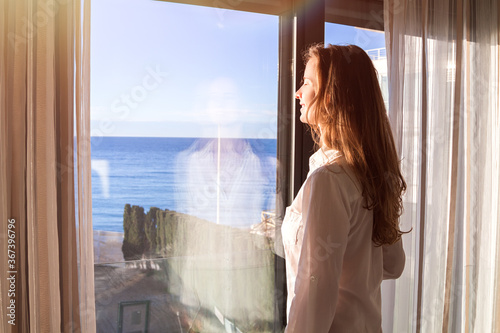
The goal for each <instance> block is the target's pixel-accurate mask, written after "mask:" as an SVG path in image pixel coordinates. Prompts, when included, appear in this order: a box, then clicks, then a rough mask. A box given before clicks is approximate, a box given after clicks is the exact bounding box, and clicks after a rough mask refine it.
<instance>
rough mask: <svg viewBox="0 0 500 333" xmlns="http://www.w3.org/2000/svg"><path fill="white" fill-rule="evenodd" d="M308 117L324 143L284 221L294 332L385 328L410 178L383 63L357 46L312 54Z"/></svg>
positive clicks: (304, 89)
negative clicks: (387, 285) (387, 98)
mask: <svg viewBox="0 0 500 333" xmlns="http://www.w3.org/2000/svg"><path fill="white" fill-rule="evenodd" d="M305 61H306V69H305V72H304V81H303V85H302V86H301V87H300V89H299V90H298V91H297V93H296V96H295V97H296V98H297V99H299V100H300V105H301V109H300V113H301V115H300V120H301V121H302V122H304V123H307V124H308V125H309V126H310V127H311V130H312V133H313V135H314V137H315V141H316V143H317V144H318V146H319V147H321V148H320V149H319V150H318V151H317V152H316V153H314V154H313V155H312V156H311V158H310V170H309V174H308V176H307V180H306V181H305V182H304V184H303V185H302V188H301V189H300V191H299V193H298V194H297V197H296V198H295V199H294V201H293V203H292V205H291V206H290V207H288V208H287V210H286V214H285V219H284V221H283V225H282V235H283V243H284V247H285V258H286V268H287V284H288V302H287V314H288V325H287V328H286V332H295V333H321V332H341V333H346V332H363V333H364V332H381V331H382V328H381V296H380V284H381V282H382V279H395V278H398V277H399V276H400V275H401V273H402V271H403V268H404V262H405V254H404V251H403V248H402V243H401V234H402V232H401V231H400V229H399V216H400V215H401V213H402V209H403V207H402V198H401V197H402V194H403V193H404V191H405V190H406V183H405V181H404V179H403V177H402V175H401V172H400V168H399V160H398V156H397V153H396V149H395V146H394V140H393V138H392V134H391V128H390V125H389V120H388V118H387V115H386V110H385V106H384V101H383V99H382V94H381V91H380V87H379V84H378V80H377V75H376V70H375V68H374V67H373V64H372V62H371V60H370V58H369V57H368V55H367V54H366V53H365V52H364V51H363V50H362V49H360V48H359V47H357V46H353V45H348V46H337V45H329V46H328V47H327V48H324V47H322V46H320V45H314V46H312V47H310V48H309V49H308V50H307V52H306V54H305Z"/></svg>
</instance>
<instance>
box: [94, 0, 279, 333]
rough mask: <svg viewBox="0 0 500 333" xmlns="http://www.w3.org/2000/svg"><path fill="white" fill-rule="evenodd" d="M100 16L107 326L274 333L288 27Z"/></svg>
mask: <svg viewBox="0 0 500 333" xmlns="http://www.w3.org/2000/svg"><path fill="white" fill-rule="evenodd" d="M92 11H93V12H92V20H93V22H92V23H93V24H92V29H93V31H92V45H93V47H92V50H93V54H92V66H93V67H92V83H91V89H92V101H91V104H92V105H91V109H92V117H91V122H92V135H93V136H92V139H91V144H92V198H93V202H92V205H93V224H94V254H95V292H96V317H97V331H98V332H117V331H118V330H119V329H120V328H121V330H122V331H123V332H125V331H126V327H128V328H129V331H130V330H133V331H137V332H143V331H145V329H148V331H149V332H271V331H273V325H274V322H275V318H274V308H275V306H274V293H275V285H274V281H275V278H274V274H275V268H274V260H275V258H274V253H273V249H274V244H273V242H274V207H275V201H276V199H275V198H276V194H275V191H276V190H275V188H276V132H277V130H276V118H277V111H276V109H277V106H276V104H277V65H278V60H277V59H278V18H277V17H275V16H269V15H262V14H255V13H244V12H238V11H229V10H228V11H225V10H221V9H220V8H209V7H198V6H188V5H180V4H173V3H168V2H160V1H158V2H150V1H141V0H128V1H123V0H103V1H99V2H96V3H95V4H94V5H93V8H92ZM187 18H188V19H187ZM194 22H195V23H194ZM146 304H147V307H146ZM146 319H147V320H146Z"/></svg>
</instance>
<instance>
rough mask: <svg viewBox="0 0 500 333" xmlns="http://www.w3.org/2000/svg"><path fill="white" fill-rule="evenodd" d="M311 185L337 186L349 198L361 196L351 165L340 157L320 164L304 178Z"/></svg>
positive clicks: (359, 186)
mask: <svg viewBox="0 0 500 333" xmlns="http://www.w3.org/2000/svg"><path fill="white" fill-rule="evenodd" d="M306 183H309V184H310V185H312V186H315V187H317V186H320V187H330V186H331V187H338V189H339V190H340V192H343V193H344V194H346V195H347V196H349V197H350V198H351V199H354V198H355V197H359V196H362V191H361V185H360V184H359V181H358V180H357V178H356V176H355V174H354V172H353V170H352V168H351V167H349V166H348V165H347V163H345V160H344V159H343V158H342V157H340V158H337V159H335V161H333V162H332V163H329V164H325V165H323V166H320V167H319V168H317V169H316V170H314V172H312V173H311V175H310V176H309V177H308V179H307V180H306Z"/></svg>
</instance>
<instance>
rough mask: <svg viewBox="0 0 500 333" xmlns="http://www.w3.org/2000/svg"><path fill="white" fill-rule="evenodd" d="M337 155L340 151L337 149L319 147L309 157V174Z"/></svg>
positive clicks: (328, 162) (339, 154)
mask: <svg viewBox="0 0 500 333" xmlns="http://www.w3.org/2000/svg"><path fill="white" fill-rule="evenodd" d="M339 156H341V153H340V152H339V151H338V150H333V149H329V148H326V147H323V148H320V149H319V150H318V151H316V152H315V153H314V154H312V155H311V157H309V174H311V173H312V172H313V171H314V170H316V169H317V168H319V167H321V166H323V165H326V164H330V163H332V162H333V161H334V160H335V159H336V158H337V157H339Z"/></svg>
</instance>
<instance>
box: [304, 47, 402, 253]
mask: <svg viewBox="0 0 500 333" xmlns="http://www.w3.org/2000/svg"><path fill="white" fill-rule="evenodd" d="M311 58H316V59H317V60H318V61H317V68H316V75H317V82H318V84H317V87H316V89H315V90H316V91H315V97H314V99H313V100H312V102H311V106H310V108H311V110H314V115H315V119H316V120H317V121H316V123H317V124H318V125H311V129H312V132H313V136H314V139H315V141H316V143H317V144H318V145H320V146H326V147H328V148H331V149H336V150H338V151H339V152H340V153H342V155H343V156H344V158H345V160H346V161H347V164H348V165H349V166H350V167H351V168H352V169H353V171H354V173H355V174H356V176H357V178H358V180H359V182H360V183H361V186H362V194H363V197H364V200H365V208H367V209H373V234H372V240H373V242H374V243H375V244H376V245H383V244H393V243H394V242H396V241H397V240H399V239H400V237H401V234H403V232H402V231H401V230H400V228H399V217H400V216H401V214H402V212H403V202H402V195H403V193H404V192H405V191H406V182H405V180H404V178H403V176H402V174H401V170H400V167H399V158H398V155H397V152H396V148H395V144H394V139H393V137H392V131H391V127H390V124H389V119H388V117H387V113H386V109H385V105H384V100H383V98H382V92H381V90H380V86H379V83H378V79H377V71H376V70H375V67H374V66H373V63H372V61H371V59H370V57H369V56H368V55H367V54H366V53H365V52H364V51H363V50H362V49H361V48H359V47H357V46H355V45H346V46H340V45H329V46H328V47H326V48H325V47H323V46H322V45H313V46H311V47H310V48H309V49H308V50H307V51H306V53H305V55H304V60H305V61H306V62H307V61H309V59H311Z"/></svg>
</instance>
